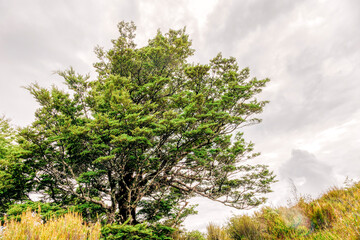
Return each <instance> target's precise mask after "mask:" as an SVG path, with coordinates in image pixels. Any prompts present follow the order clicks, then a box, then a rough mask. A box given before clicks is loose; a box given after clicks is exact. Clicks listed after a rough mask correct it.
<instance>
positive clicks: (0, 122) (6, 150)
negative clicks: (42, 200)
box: [0, 117, 32, 214]
mask: <svg viewBox="0 0 360 240" xmlns="http://www.w3.org/2000/svg"><path fill="white" fill-rule="evenodd" d="M22 154H23V151H22V150H21V149H20V148H19V145H18V144H16V130H15V129H14V128H13V127H12V126H11V125H10V122H9V120H8V119H6V118H5V117H0V214H3V213H4V212H5V211H6V209H7V208H8V207H9V205H10V204H11V203H14V202H15V201H22V200H27V199H29V197H28V193H29V191H30V189H31V186H32V184H31V179H32V176H31V172H32V171H31V169H30V168H29V166H26V165H25V164H24V163H23V162H22V159H21V158H20V156H21V155H22Z"/></svg>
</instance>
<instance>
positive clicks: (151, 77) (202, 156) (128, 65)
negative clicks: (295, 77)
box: [19, 22, 274, 223]
mask: <svg viewBox="0 0 360 240" xmlns="http://www.w3.org/2000/svg"><path fill="white" fill-rule="evenodd" d="M118 28H119V37H118V38H117V39H115V40H112V43H113V46H112V48H111V49H109V50H104V49H103V48H100V47H97V48H96V51H95V52H96V54H97V56H98V58H99V61H98V62H97V63H95V64H94V67H95V68H96V71H97V74H98V76H97V78H96V79H91V78H90V76H88V75H80V74H77V73H76V72H75V71H74V70H73V69H72V68H70V69H69V70H66V71H61V72H59V74H60V75H61V76H62V77H63V78H64V80H65V84H66V86H67V87H68V91H63V90H60V89H59V88H58V87H56V86H54V87H52V88H51V89H46V88H43V87H41V86H39V85H37V84H32V85H30V86H29V87H28V90H29V91H30V92H31V94H32V95H33V96H34V97H35V99H36V100H37V101H38V103H39V104H40V108H39V109H38V110H37V112H36V114H35V116H36V120H35V121H34V122H33V124H32V125H31V126H29V127H27V128H24V129H22V131H21V133H20V136H21V138H20V140H19V144H20V145H21V147H22V148H23V149H24V150H25V151H24V154H23V156H22V159H23V162H24V163H25V164H26V165H27V166H31V167H32V168H33V169H34V171H35V177H34V184H35V185H34V191H38V192H40V193H42V194H43V195H44V198H47V199H48V200H51V201H54V202H66V203H71V202H74V201H75V202H82V203H89V204H93V205H94V206H97V207H98V208H100V209H102V210H103V211H104V212H106V214H107V219H108V221H109V222H112V221H120V222H125V221H126V220H128V219H130V222H132V223H136V222H141V221H143V220H148V221H157V220H159V219H170V220H172V221H174V222H175V223H176V221H179V219H180V218H181V217H182V216H185V215H186V214H187V213H191V211H192V209H191V208H190V209H189V208H188V207H187V202H186V200H187V199H189V198H191V197H193V196H203V197H206V198H209V199H211V200H214V201H218V202H221V203H223V204H225V205H228V206H232V207H235V208H239V209H244V208H249V207H253V206H257V205H259V204H261V203H263V202H264V201H265V198H264V197H263V194H265V193H268V192H270V184H271V182H273V181H274V175H273V174H272V172H271V171H269V170H268V168H267V167H266V166H264V165H249V164H248V163H244V161H246V160H248V159H251V158H253V157H255V156H256V155H257V154H256V153H253V152H252V150H253V144H252V143H248V142H246V141H245V140H244V138H243V134H242V132H241V131H240V128H241V127H243V126H247V125H250V124H255V123H258V122H260V119H258V118H256V117H255V114H258V113H260V112H261V111H262V110H263V107H264V106H265V104H266V103H267V102H266V101H259V100H257V99H256V98H255V96H256V95H257V94H258V93H260V92H261V90H262V88H263V87H264V86H265V84H266V83H267V82H268V81H269V80H268V79H263V80H258V79H256V78H250V73H249V69H248V68H244V69H240V68H239V66H238V65H237V62H236V59H235V58H233V57H230V58H224V57H223V56H222V55H221V54H218V55H217V56H216V57H215V58H213V59H211V60H210V61H209V63H208V64H194V63H189V62H188V58H189V56H191V55H193V54H194V49H192V48H191V40H190V39H189V36H188V35H187V34H186V33H185V29H182V30H177V31H175V30H169V32H167V33H165V34H163V33H162V32H160V31H158V32H157V34H156V36H155V37H154V38H152V39H150V40H149V41H148V44H147V45H146V46H143V47H137V46H136V44H135V43H134V38H135V29H136V28H135V25H134V24H133V23H125V22H121V23H119V25H118Z"/></svg>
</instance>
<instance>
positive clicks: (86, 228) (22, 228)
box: [0, 210, 101, 240]
mask: <svg viewBox="0 0 360 240" xmlns="http://www.w3.org/2000/svg"><path fill="white" fill-rule="evenodd" d="M1 227H2V230H1V231H2V232H0V239H1V240H14V239H17V240H51V239H69V240H70V239H71V240H85V239H89V240H98V239H99V238H100V230H101V225H100V223H98V222H97V223H96V224H86V223H84V221H83V219H82V217H81V216H80V215H79V214H78V213H66V214H64V215H63V216H61V217H58V218H51V219H49V220H48V221H46V222H43V220H42V219H41V217H40V216H39V215H38V214H37V213H34V212H32V211H30V210H28V211H26V212H24V213H22V215H21V221H16V220H15V219H12V220H5V223H4V224H3V225H2V226H1Z"/></svg>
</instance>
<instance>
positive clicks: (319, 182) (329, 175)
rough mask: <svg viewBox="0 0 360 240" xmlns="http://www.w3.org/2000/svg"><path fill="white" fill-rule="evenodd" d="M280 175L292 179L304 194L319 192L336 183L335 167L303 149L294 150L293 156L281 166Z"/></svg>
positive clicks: (282, 177) (284, 178)
mask: <svg viewBox="0 0 360 240" xmlns="http://www.w3.org/2000/svg"><path fill="white" fill-rule="evenodd" d="M279 175H280V178H281V179H283V180H286V179H292V180H293V181H294V184H295V185H296V187H297V188H298V190H299V192H300V193H303V194H319V192H320V191H325V190H327V188H329V187H331V186H334V185H335V184H336V178H335V173H334V170H333V168H332V167H331V166H330V165H327V164H325V163H323V162H320V161H319V160H318V159H317V158H316V157H315V156H314V155H313V154H311V153H309V152H307V151H303V150H293V151H292V154H291V158H290V159H289V160H288V161H287V162H285V163H284V164H283V165H282V166H281V167H280V169H279Z"/></svg>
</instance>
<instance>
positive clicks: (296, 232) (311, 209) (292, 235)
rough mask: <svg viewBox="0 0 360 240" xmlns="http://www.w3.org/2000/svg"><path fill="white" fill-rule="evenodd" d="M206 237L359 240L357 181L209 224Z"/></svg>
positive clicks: (359, 186) (359, 189) (220, 239)
mask: <svg viewBox="0 0 360 240" xmlns="http://www.w3.org/2000/svg"><path fill="white" fill-rule="evenodd" d="M207 230H208V232H207V239H209V240H215V239H217V240H227V239H236V240H237V239H248V240H253V239H360V183H357V184H355V185H353V186H351V187H347V188H344V189H337V188H333V189H331V190H329V191H328V192H327V193H325V194H324V195H323V196H322V197H320V198H319V199H315V200H309V199H306V198H300V199H299V200H298V201H297V202H296V203H295V204H292V205H291V206H289V207H279V208H270V207H265V208H263V209H261V210H260V211H258V212H256V213H255V214H254V215H253V216H246V215H242V216H235V217H233V218H231V219H230V220H229V222H228V223H227V224H226V225H225V226H224V227H220V226H217V225H214V224H209V225H208V227H207Z"/></svg>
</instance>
